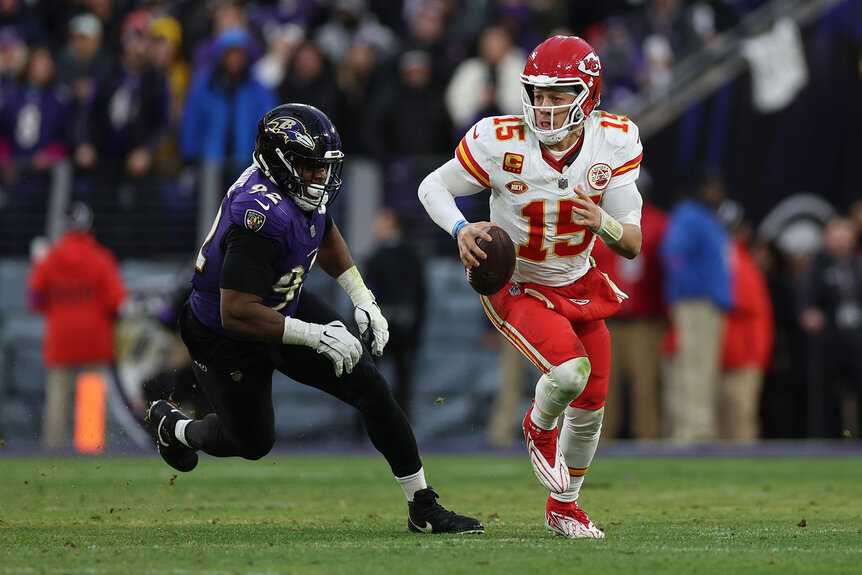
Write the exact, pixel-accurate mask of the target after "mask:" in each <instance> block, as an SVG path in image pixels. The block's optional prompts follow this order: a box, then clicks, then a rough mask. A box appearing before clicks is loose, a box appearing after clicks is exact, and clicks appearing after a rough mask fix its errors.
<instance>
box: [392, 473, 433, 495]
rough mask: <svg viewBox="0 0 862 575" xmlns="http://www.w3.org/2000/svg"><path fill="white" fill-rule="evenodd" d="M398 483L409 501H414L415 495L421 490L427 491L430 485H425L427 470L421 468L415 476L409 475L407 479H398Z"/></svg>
mask: <svg viewBox="0 0 862 575" xmlns="http://www.w3.org/2000/svg"><path fill="white" fill-rule="evenodd" d="M395 479H397V480H398V483H400V484H401V489H403V490H404V495H405V496H406V497H407V501H413V494H414V493H416V492H417V491H419V490H420V489H425V488H426V487H428V484H427V483H425V468H424V467H420V468H419V471H417V472H416V473H414V474H413V475H407V476H406V477H396V478H395Z"/></svg>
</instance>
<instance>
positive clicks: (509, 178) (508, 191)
mask: <svg viewBox="0 0 862 575" xmlns="http://www.w3.org/2000/svg"><path fill="white" fill-rule="evenodd" d="M573 153H576V154H577V156H576V157H575V159H574V161H571V162H570V163H569V165H566V162H567V158H571V156H572V155H573ZM455 157H456V158H457V159H458V161H459V162H460V164H461V166H462V167H463V169H464V170H465V171H466V172H467V174H469V176H468V177H469V178H471V179H472V180H474V181H476V182H478V183H479V184H480V185H482V186H485V187H487V188H491V199H490V202H491V221H492V222H494V223H496V224H498V225H499V226H500V227H502V228H503V229H504V230H506V232H508V234H509V236H511V238H512V241H513V242H514V243H515V247H516V250H517V256H518V257H517V264H516V266H515V273H514V275H513V276H512V281H513V282H533V283H538V284H542V285H547V286H562V285H568V284H570V283H572V282H574V281H575V280H577V279H578V278H580V277H581V276H583V275H584V274H585V273H587V270H588V269H589V267H590V261H589V256H590V251H591V250H592V247H593V242H594V241H595V235H594V234H593V232H591V231H590V230H589V229H588V228H586V227H584V226H581V225H579V224H576V223H575V222H574V219H575V218H576V217H577V214H575V213H574V211H573V210H572V206H573V205H574V203H573V201H572V200H573V198H575V197H576V194H575V188H576V187H577V186H578V185H582V186H583V187H584V190H586V192H587V195H589V196H590V197H591V198H592V199H593V201H595V202H596V203H598V204H599V205H600V206H602V207H603V208H604V207H605V200H606V199H607V198H608V197H610V196H612V194H613V193H614V189H616V188H620V187H622V186H626V187H630V186H631V185H632V184H633V183H634V182H635V180H637V177H638V174H639V172H640V162H641V158H642V157H643V146H642V145H641V142H640V138H639V137H638V129H637V126H636V125H635V124H634V123H633V122H632V121H631V120H629V119H628V118H626V117H625V116H617V115H614V114H608V113H606V112H602V111H599V110H596V111H594V112H593V113H592V114H590V116H589V117H588V118H587V119H586V121H585V123H584V136H583V138H582V140H581V143H580V150H579V151H577V149H575V148H573V150H572V151H570V152H569V153H568V154H567V156H566V157H564V158H562V159H560V160H559V161H558V160H556V159H555V158H554V157H553V156H552V155H551V154H550V153H549V152H548V151H547V150H545V149H544V148H543V147H542V146H541V145H540V143H539V140H538V139H537V138H536V136H535V135H534V134H533V132H532V131H531V130H530V129H529V127H527V126H526V124H525V123H524V118H523V116H498V117H489V118H483V119H482V120H480V121H479V122H478V123H476V125H474V126H473V128H472V129H471V130H470V131H469V132H468V133H467V135H466V136H464V138H463V139H462V140H461V143H460V144H459V145H458V149H457V150H456V152H455ZM465 176H466V174H465ZM628 197H629V196H626V198H628ZM638 199H640V198H638ZM610 203H612V204H613V209H608V208H605V209H606V210H607V211H608V213H609V214H610V215H611V216H613V217H615V218H616V219H617V220H619V221H620V222H621V223H632V224H635V225H640V207H641V206H640V202H638V204H637V205H631V206H629V205H627V204H632V203H633V202H632V201H631V200H629V199H626V200H624V201H623V202H622V204H623V205H620V202H610Z"/></svg>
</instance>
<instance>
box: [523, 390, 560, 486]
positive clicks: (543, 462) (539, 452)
mask: <svg viewBox="0 0 862 575" xmlns="http://www.w3.org/2000/svg"><path fill="white" fill-rule="evenodd" d="M533 403H534V404H535V401H534V402H533ZM533 407H535V406H532V407H530V409H528V410H527V415H525V416H524V423H523V429H524V440H525V441H526V442H527V452H528V453H529V454H530V463H532V465H533V471H534V472H535V473H536V477H538V479H539V482H540V483H541V484H542V485H544V486H545V487H546V488H547V489H549V490H550V491H552V492H554V493H563V492H564V491H565V490H566V489H568V488H569V482H570V477H569V468H568V466H567V465H566V460H565V459H564V458H563V452H562V451H560V446H559V442H558V441H557V437H558V435H559V431H558V430H557V428H556V427H555V428H554V429H551V430H545V429H541V428H540V427H538V426H537V425H536V424H535V423H533V422H532V421H531V420H530V413H531V412H532V411H533Z"/></svg>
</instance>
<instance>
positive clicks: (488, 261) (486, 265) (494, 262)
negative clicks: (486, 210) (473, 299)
mask: <svg viewBox="0 0 862 575" xmlns="http://www.w3.org/2000/svg"><path fill="white" fill-rule="evenodd" d="M483 231H485V232H488V234H489V235H490V236H491V238H492V239H491V241H490V242H488V241H486V240H484V239H482V238H476V245H477V246H479V249H481V250H482V251H483V252H485V253H486V254H487V255H488V257H487V258H485V259H484V260H482V259H480V260H479V267H475V268H469V269H467V281H468V282H470V285H471V286H472V287H473V289H474V290H476V291H477V292H479V293H480V294H482V295H494V294H495V293H497V292H498V291H500V290H501V289H503V286H504V285H506V284H507V283H508V282H509V279H511V277H512V272H514V271H515V244H513V243H512V238H510V237H509V234H507V233H506V231H505V230H504V229H503V228H501V227H499V226H488V227H485V228H483Z"/></svg>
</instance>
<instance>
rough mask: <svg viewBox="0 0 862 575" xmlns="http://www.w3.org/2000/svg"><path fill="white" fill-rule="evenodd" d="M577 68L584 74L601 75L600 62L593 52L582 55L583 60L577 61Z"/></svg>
mask: <svg viewBox="0 0 862 575" xmlns="http://www.w3.org/2000/svg"><path fill="white" fill-rule="evenodd" d="M578 70H580V71H581V72H583V73H584V74H589V75H590V76H595V77H599V76H601V75H602V62H601V60H599V57H598V55H596V53H595V52H590V53H589V54H587V55H586V56H584V59H583V60H581V61H580V62H578Z"/></svg>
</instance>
